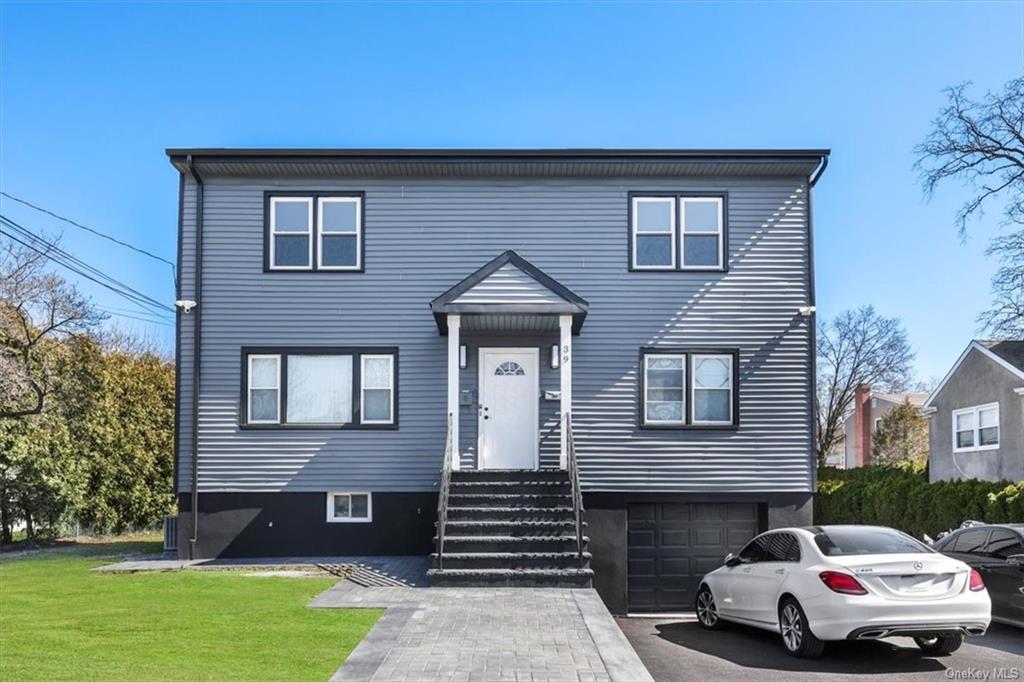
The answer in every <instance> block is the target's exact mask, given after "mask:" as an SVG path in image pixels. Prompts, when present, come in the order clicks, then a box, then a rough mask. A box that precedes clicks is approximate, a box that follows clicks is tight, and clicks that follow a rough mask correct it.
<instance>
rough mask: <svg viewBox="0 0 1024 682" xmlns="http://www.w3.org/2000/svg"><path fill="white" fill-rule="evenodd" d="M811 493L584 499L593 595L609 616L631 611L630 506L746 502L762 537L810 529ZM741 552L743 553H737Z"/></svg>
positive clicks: (638, 495)
mask: <svg viewBox="0 0 1024 682" xmlns="http://www.w3.org/2000/svg"><path fill="white" fill-rule="evenodd" d="M813 499H814V495H813V494H812V493H746V494H742V493H736V494H727V493H721V494H713V493H708V494H701V493H630V494H626V493H584V495H583V508H584V513H583V518H584V520H585V521H586V522H587V535H588V536H589V537H590V552H591V554H592V555H593V559H592V560H591V562H590V565H591V567H592V568H593V569H594V589H596V590H597V592H598V594H600V595H601V599H602V600H603V601H604V603H605V605H606V606H607V607H608V610H609V611H611V612H612V613H616V614H622V613H627V612H628V610H629V603H628V595H629V554H628V522H629V505H630V503H634V502H676V503H698V502H746V503H751V502H754V503H757V505H758V525H759V531H760V532H763V531H766V530H770V529H772V528H781V527H785V526H809V525H811V524H812V523H813V522H814V519H813ZM737 549H738V548H737Z"/></svg>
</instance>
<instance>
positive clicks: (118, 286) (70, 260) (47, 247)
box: [0, 214, 174, 312]
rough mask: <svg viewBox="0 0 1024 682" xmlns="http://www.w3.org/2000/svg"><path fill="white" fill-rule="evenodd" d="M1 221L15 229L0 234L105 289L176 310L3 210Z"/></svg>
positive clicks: (149, 305)
mask: <svg viewBox="0 0 1024 682" xmlns="http://www.w3.org/2000/svg"><path fill="white" fill-rule="evenodd" d="M0 222H2V224H4V225H6V226H7V227H8V228H9V229H11V230H13V233H12V232H9V231H3V230H0V234H5V235H7V236H8V237H9V238H11V239H13V240H14V241H16V242H18V243H19V244H21V245H23V246H25V247H27V248H29V249H31V250H32V251H35V252H36V253H39V254H40V255H42V256H44V257H46V258H49V259H50V260H52V261H53V262H55V263H57V264H58V265H60V266H62V267H64V268H66V269H68V270H71V271H72V272H75V273H76V274H78V275H81V276H82V277H85V278H86V279H88V280H90V281H92V282H94V283H96V284H99V285H100V286H103V287H104V288H106V289H109V290H111V291H113V292H114V293H116V294H118V295H119V296H121V297H123V298H125V299H127V300H129V301H130V302H132V303H134V304H135V305H137V306H139V307H140V308H143V310H144V311H145V312H152V311H153V310H156V311H160V312H174V309H173V308H171V307H170V306H168V305H166V304H164V303H161V302H160V301H158V300H156V299H154V298H151V297H150V296H147V295H146V294H143V293H142V292H140V291H138V290H136V289H133V288H132V287H130V286H129V285H127V284H125V283H124V282H121V281H120V280H117V279H115V278H113V277H111V276H110V275H107V274H106V273H105V272H103V271H101V270H99V269H97V268H95V267H93V266H91V265H89V264H88V263H86V262H85V261H83V260H81V259H79V258H76V257H75V256H73V255H71V254H70V253H68V252H66V251H64V250H63V249H61V248H60V247H58V246H56V245H55V244H53V243H51V242H49V241H48V240H46V239H44V238H42V237H40V236H39V235H36V234H34V233H33V232H31V231H30V230H28V229H26V228H24V227H22V226H21V225H19V224H18V223H16V222H14V221H13V220H10V219H9V218H7V217H6V216H4V215H2V214H0ZM18 235H20V236H21V237H22V238H21V239H19V238H18ZM24 239H28V240H29V241H24ZM39 244H42V247H40V246H39Z"/></svg>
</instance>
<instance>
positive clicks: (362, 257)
mask: <svg viewBox="0 0 1024 682" xmlns="http://www.w3.org/2000/svg"><path fill="white" fill-rule="evenodd" d="M274 197H291V198H307V197H308V198H309V199H311V200H312V201H313V224H312V226H311V227H310V239H311V240H312V242H313V243H312V246H311V255H310V263H309V267H308V268H275V267H273V264H272V263H271V262H270V239H271V234H270V200H271V199H272V198H274ZM335 198H341V199H344V198H349V199H353V198H354V199H359V237H358V239H359V249H358V251H359V263H358V267H354V268H339V267H324V268H320V267H318V266H317V262H318V260H319V257H320V254H319V248H320V199H335ZM263 272H264V273H268V274H275V275H277V274H290V275H308V274H310V273H320V274H332V275H352V274H360V273H363V272H366V192H364V191H337V192H335V191H303V190H266V191H264V192H263Z"/></svg>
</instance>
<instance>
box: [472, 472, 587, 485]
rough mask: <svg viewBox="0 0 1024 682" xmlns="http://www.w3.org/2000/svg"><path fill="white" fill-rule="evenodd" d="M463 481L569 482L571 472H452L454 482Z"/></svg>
mask: <svg viewBox="0 0 1024 682" xmlns="http://www.w3.org/2000/svg"><path fill="white" fill-rule="evenodd" d="M456 481H458V482H462V481H477V482H485V481H496V482H512V483H524V482H531V481H555V482H559V483H568V482H569V473H568V472H566V471H563V470H561V469H541V470H539V471H538V470H535V469H513V470H501V471H496V470H484V471H477V470H472V469H470V470H465V469H463V470H460V471H453V472H452V482H453V483H454V482H456Z"/></svg>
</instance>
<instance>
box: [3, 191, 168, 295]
mask: <svg viewBox="0 0 1024 682" xmlns="http://www.w3.org/2000/svg"><path fill="white" fill-rule="evenodd" d="M0 194H2V195H3V196H5V197H7V198H8V199H10V200H11V201H17V202H18V203H19V204H24V205H25V206H28V207H29V208H32V209H35V210H37V211H39V212H40V213H45V214H47V215H49V216H53V217H54V218H56V219H57V220H62V221H64V222H65V223H68V224H69V225H74V226H75V227H77V228H79V229H82V230H85V231H86V232H91V233H92V234H94V235H96V236H97V237H102V238H103V239H107V240H109V241H112V242H114V243H115V244H120V245H121V246H123V247H125V248H126V249H131V250H132V251H135V252H137V253H141V254H142V255H144V256H149V257H150V258H153V259H155V260H158V261H160V262H161V263H167V265H169V266H171V278H172V279H173V280H174V287H175V288H177V287H178V268H177V266H176V265H175V264H174V263H172V262H171V261H169V260H167V259H166V258H163V257H161V256H158V255H156V254H155V253H150V252H149V251H146V250H145V249H142V248H139V247H138V246H133V245H132V244H129V243H128V242H125V241H121V240H120V239H118V238H116V237H111V236H110V235H109V234H106V233H104V232H100V231H99V230H96V229H93V228H91V227H88V226H86V225H83V224H81V223H79V222H76V221H74V220H72V219H71V218H65V217H64V216H62V215H60V214H58V213H54V212H53V211H51V210H49V209H46V208H43V207H42V206H36V205H35V204H33V203H31V202H29V201H26V200H24V199H21V198H19V197H16V196H13V195H11V194H8V193H7V192H4V191H2V190H0Z"/></svg>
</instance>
